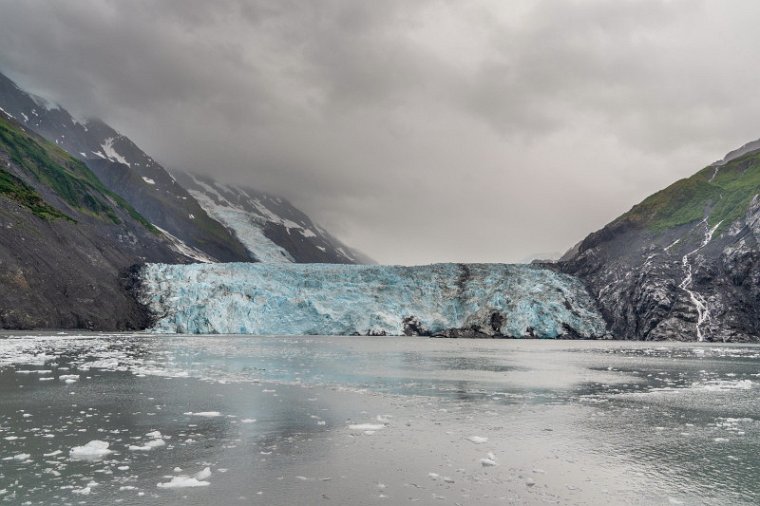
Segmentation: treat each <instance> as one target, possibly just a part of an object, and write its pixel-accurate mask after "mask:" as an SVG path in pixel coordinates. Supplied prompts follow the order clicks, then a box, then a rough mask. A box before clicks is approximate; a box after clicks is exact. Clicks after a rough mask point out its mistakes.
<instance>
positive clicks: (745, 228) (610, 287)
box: [558, 153, 760, 342]
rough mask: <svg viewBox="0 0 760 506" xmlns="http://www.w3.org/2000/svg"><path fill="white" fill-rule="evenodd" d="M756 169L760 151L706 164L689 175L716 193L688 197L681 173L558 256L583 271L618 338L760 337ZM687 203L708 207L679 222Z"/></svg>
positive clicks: (564, 265)
mask: <svg viewBox="0 0 760 506" xmlns="http://www.w3.org/2000/svg"><path fill="white" fill-rule="evenodd" d="M758 171H760V160H758V155H757V153H754V154H753V153H751V154H748V155H747V154H745V155H744V157H743V158H739V159H737V160H736V161H733V162H731V164H729V165H726V166H711V167H708V168H707V169H705V170H703V171H701V172H700V173H698V174H697V175H695V176H693V178H691V179H696V180H697V181H698V182H699V183H700V184H702V183H707V184H709V185H710V186H716V187H717V189H716V190H715V192H716V193H715V194H711V193H706V192H700V193H699V194H698V196H694V195H690V194H687V195H686V196H685V197H684V193H683V192H682V190H681V188H682V187H684V186H685V185H686V183H689V182H690V181H691V179H690V180H684V181H685V182H684V183H683V184H680V185H674V186H673V187H671V188H669V189H666V190H664V191H663V192H661V194H664V195H661V194H656V195H655V196H653V197H650V199H648V200H647V201H644V202H643V203H642V204H640V205H639V206H637V207H634V209H633V210H632V211H631V212H629V213H627V214H626V215H624V216H622V217H620V218H618V219H617V220H615V221H614V222H613V223H611V224H609V225H607V226H606V227H604V228H603V229H602V230H600V231H598V232H595V233H593V234H591V235H590V236H588V237H587V238H586V239H585V240H584V241H582V242H581V243H580V244H579V245H578V246H576V247H575V248H574V249H573V250H571V251H570V252H568V254H567V255H566V256H565V257H563V259H562V260H561V261H560V263H559V264H558V266H559V268H560V269H561V270H563V271H564V272H566V273H569V274H573V275H576V276H578V277H580V278H581V279H582V280H584V282H585V283H586V285H587V288H588V289H589V291H590V292H591V294H592V295H593V296H595V297H596V298H597V301H598V303H599V306H600V309H601V311H602V314H603V316H604V317H605V319H606V320H607V322H608V324H609V327H610V331H611V333H612V334H613V335H614V337H615V338H617V339H642V340H680V341H703V340H704V341H726V342H729V341H730V342H747V341H758V340H760V338H759V337H758V336H760V197H759V196H758V194H760V188H758V187H757V185H756V184H755V183H754V177H755V176H754V175H755V174H756V173H757V172H758ZM721 172H725V174H721ZM716 176H717V177H718V178H720V177H723V178H724V179H723V181H721V180H719V179H716ZM679 183H681V182H679ZM745 183H746V184H745ZM737 187H740V188H741V192H742V193H740V194H738V196H737V191H736V190H735V188H737ZM704 188H707V189H708V190H709V189H710V187H709V186H704ZM704 195H707V196H704ZM663 196H664V197H665V198H664V199H663V198H661V197H663ZM651 199H660V200H662V201H663V202H666V203H667V205H668V206H670V207H669V208H668V209H667V213H663V212H662V211H661V209H660V208H657V207H656V206H652V205H651V202H650V200H651ZM679 199H680V200H679ZM727 201H728V202H729V203H730V204H731V206H732V207H726V205H725V204H724V203H725V202H727ZM674 202H676V203H677V204H676V205H674V204H673V203H674ZM689 206H691V207H693V208H694V209H696V210H698V212H699V213H701V214H702V216H701V217H699V218H698V219H691V220H689V219H684V220H681V221H685V222H684V223H678V220H677V219H676V218H678V217H680V216H683V215H684V214H686V215H688V213H687V211H688V209H689ZM716 214H717V215H718V217H716ZM673 216H675V217H676V218H673ZM663 223H665V224H666V226H663V225H662V224H663Z"/></svg>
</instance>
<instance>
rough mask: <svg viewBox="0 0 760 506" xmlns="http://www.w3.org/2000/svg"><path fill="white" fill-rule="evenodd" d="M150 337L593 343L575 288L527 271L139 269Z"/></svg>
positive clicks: (594, 328)
mask: <svg viewBox="0 0 760 506" xmlns="http://www.w3.org/2000/svg"><path fill="white" fill-rule="evenodd" d="M140 276H141V286H140V289H139V293H138V296H139V298H140V300H141V302H143V303H144V304H146V305H147V306H148V307H149V309H150V310H151V311H152V313H153V315H154V317H155V318H156V321H155V325H154V328H153V330H154V331H157V332H178V333H209V334H214V333H219V334H256V335H351V334H362V335H365V334H371V335H382V334H387V335H403V334H405V333H406V334H426V335H429V334H441V333H443V334H448V335H479V336H490V335H499V336H511V337H525V336H533V337H541V338H556V337H563V336H564V337H583V338H594V337H601V336H603V335H604V333H605V323H604V320H603V319H602V317H601V315H600V314H599V313H598V312H597V310H596V309H595V306H594V302H593V301H592V299H591V297H590V296H589V295H588V293H587V292H586V290H585V288H584V287H583V285H582V284H581V282H580V281H579V280H578V279H576V278H574V277H571V276H568V275H565V274H561V273H557V272H554V271H552V270H549V269H544V268H541V267H537V266H530V265H503V264H436V265H428V266H420V267H401V266H377V265H335V264H311V265H300V264H249V263H227V264H192V265H166V264H147V265H145V266H143V267H142V269H141V273H140Z"/></svg>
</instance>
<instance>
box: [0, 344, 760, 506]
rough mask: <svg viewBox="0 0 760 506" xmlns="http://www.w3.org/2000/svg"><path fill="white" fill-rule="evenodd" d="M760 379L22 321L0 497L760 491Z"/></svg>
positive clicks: (502, 498) (610, 350) (683, 351)
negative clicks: (55, 329) (43, 327)
mask: <svg viewBox="0 0 760 506" xmlns="http://www.w3.org/2000/svg"><path fill="white" fill-rule="evenodd" d="M758 392H760V347H757V346H748V345H703V344H693V343H692V344H677V343H667V344H652V343H627V342H592V341H587V342H570V341H516V340H487V341H481V340H435V339H427V338H390V337H372V338H368V337H311V336H309V337H289V338H260V337H243V336H240V337H238V336H232V337H229V336H228V337H220V336H152V335H145V334H131V335H130V334H112V335H68V334H50V335H41V334H40V335H30V334H14V335H7V336H4V337H2V338H0V504H2V503H8V504H45V505H55V504H61V505H63V504H130V505H131V504H160V505H175V504H177V505H178V504H183V505H184V504H191V505H202V504H217V505H226V504H267V505H294V504H407V503H410V504H452V505H454V504H460V505H470V504H472V505H474V504H758V503H760V484H759V483H758V480H757V479H756V476H757V474H758V466H759V465H760V457H758V451H759V450H760V430H759V429H760V402H759V399H760V397H758ZM91 441H102V442H103V443H99V444H101V445H104V444H106V443H107V444H108V448H107V452H110V453H104V454H102V455H91V456H88V457H87V458H77V455H76V450H75V451H74V454H73V455H72V453H71V450H72V448H76V447H81V446H83V445H86V444H87V443H89V442H91ZM206 468H208V471H206ZM198 473H201V474H198ZM174 485H197V486H194V487H187V486H185V487H181V488H174V487H173V486H174Z"/></svg>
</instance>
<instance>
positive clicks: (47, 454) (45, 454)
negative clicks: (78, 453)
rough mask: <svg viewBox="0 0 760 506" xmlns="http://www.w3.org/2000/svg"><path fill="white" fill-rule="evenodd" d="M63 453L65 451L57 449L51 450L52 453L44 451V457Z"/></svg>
mask: <svg viewBox="0 0 760 506" xmlns="http://www.w3.org/2000/svg"><path fill="white" fill-rule="evenodd" d="M62 453H63V452H62V451H61V450H56V451H54V452H50V453H43V454H42V456H43V457H55V456H56V455H60V454H62Z"/></svg>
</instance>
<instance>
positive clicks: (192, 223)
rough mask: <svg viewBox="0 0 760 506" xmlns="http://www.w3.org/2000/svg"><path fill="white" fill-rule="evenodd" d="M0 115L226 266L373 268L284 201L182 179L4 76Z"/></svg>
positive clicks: (95, 123)
mask: <svg viewBox="0 0 760 506" xmlns="http://www.w3.org/2000/svg"><path fill="white" fill-rule="evenodd" d="M0 111H5V112H6V113H7V114H9V115H11V117H13V118H15V119H16V120H18V121H19V123H21V124H23V125H24V126H25V127H27V128H29V129H31V130H33V131H35V132H36V133H38V134H40V135H41V136H43V137H45V138H46V139H48V140H50V141H51V142H54V143H55V144H57V145H58V146H60V147H61V148H63V149H65V150H66V151H68V152H69V153H70V154H71V155H72V156H74V157H75V158H78V159H80V160H82V161H83V162H84V163H85V164H86V165H87V166H88V167H89V168H90V169H91V170H92V171H93V172H94V173H95V175H97V177H98V178H99V179H100V180H101V181H102V182H103V184H104V185H105V186H106V187H107V188H108V189H110V190H111V191H113V192H115V193H117V194H118V195H120V196H121V197H123V198H124V199H125V200H126V201H127V202H129V203H130V204H131V205H132V206H134V208H135V209H136V210H137V211H138V212H140V213H141V214H142V215H143V216H145V217H146V218H147V219H148V220H149V221H150V222H151V223H153V224H154V225H155V226H157V227H160V228H161V230H162V231H164V232H168V233H170V234H171V235H172V236H174V237H175V238H176V239H177V241H179V242H182V243H184V244H185V245H187V246H188V247H189V248H192V249H193V250H198V251H200V252H202V254H203V257H204V258H208V259H209V260H212V261H219V262H231V261H260V262H272V261H274V262H281V261H290V262H299V263H313V262H336V263H373V262H372V260H371V259H369V258H368V257H366V256H364V255H362V254H361V253H359V252H357V251H354V250H351V249H350V248H348V247H347V246H345V245H344V244H342V243H340V241H338V240H337V239H335V238H334V237H332V236H331V235H330V234H328V233H327V232H326V231H324V230H323V229H321V228H320V227H318V226H317V225H315V224H314V223H312V221H311V220H310V219H309V217H308V216H306V215H305V214H304V213H303V212H301V211H299V210H298V209H296V208H295V207H294V206H292V205H291V204H290V203H288V202H287V201H285V200H284V199H281V198H279V197H276V196H273V195H268V194H265V193H262V192H259V191H256V190H253V189H251V188H237V187H231V186H228V185H222V184H220V183H217V182H215V181H213V180H212V179H210V178H208V177H203V178H200V177H197V176H189V175H186V174H185V173H183V172H181V171H175V172H174V174H175V175H176V176H177V178H178V179H181V181H178V179H175V177H174V176H173V175H172V174H170V173H169V172H168V171H167V170H166V169H165V168H164V167H162V166H161V165H160V164H159V163H158V162H156V161H155V160H154V159H153V158H151V157H150V156H149V155H147V154H146V153H144V152H143V151H142V150H141V149H140V148H139V147H138V146H137V145H135V143H134V142H132V141H131V140H130V139H129V138H127V137H125V136H123V135H121V134H119V133H118V132H116V131H115V130H114V129H113V128H111V127H110V126H108V125H107V124H105V123H103V122H102V121H99V120H86V121H85V120H78V119H76V118H74V117H72V116H71V114H69V112H68V111H66V110H65V109H63V108H62V107H61V106H59V105H57V104H53V103H51V102H50V101H48V100H46V99H43V98H41V97H37V96H35V95H33V94H31V93H27V92H25V91H24V90H22V89H20V88H19V87H18V86H17V85H16V84H15V83H14V82H13V81H11V80H10V79H8V78H7V77H5V76H3V75H2V74H0ZM186 188H187V189H186ZM187 190H191V191H190V192H188V191H187ZM191 193H192V195H191Z"/></svg>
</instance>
